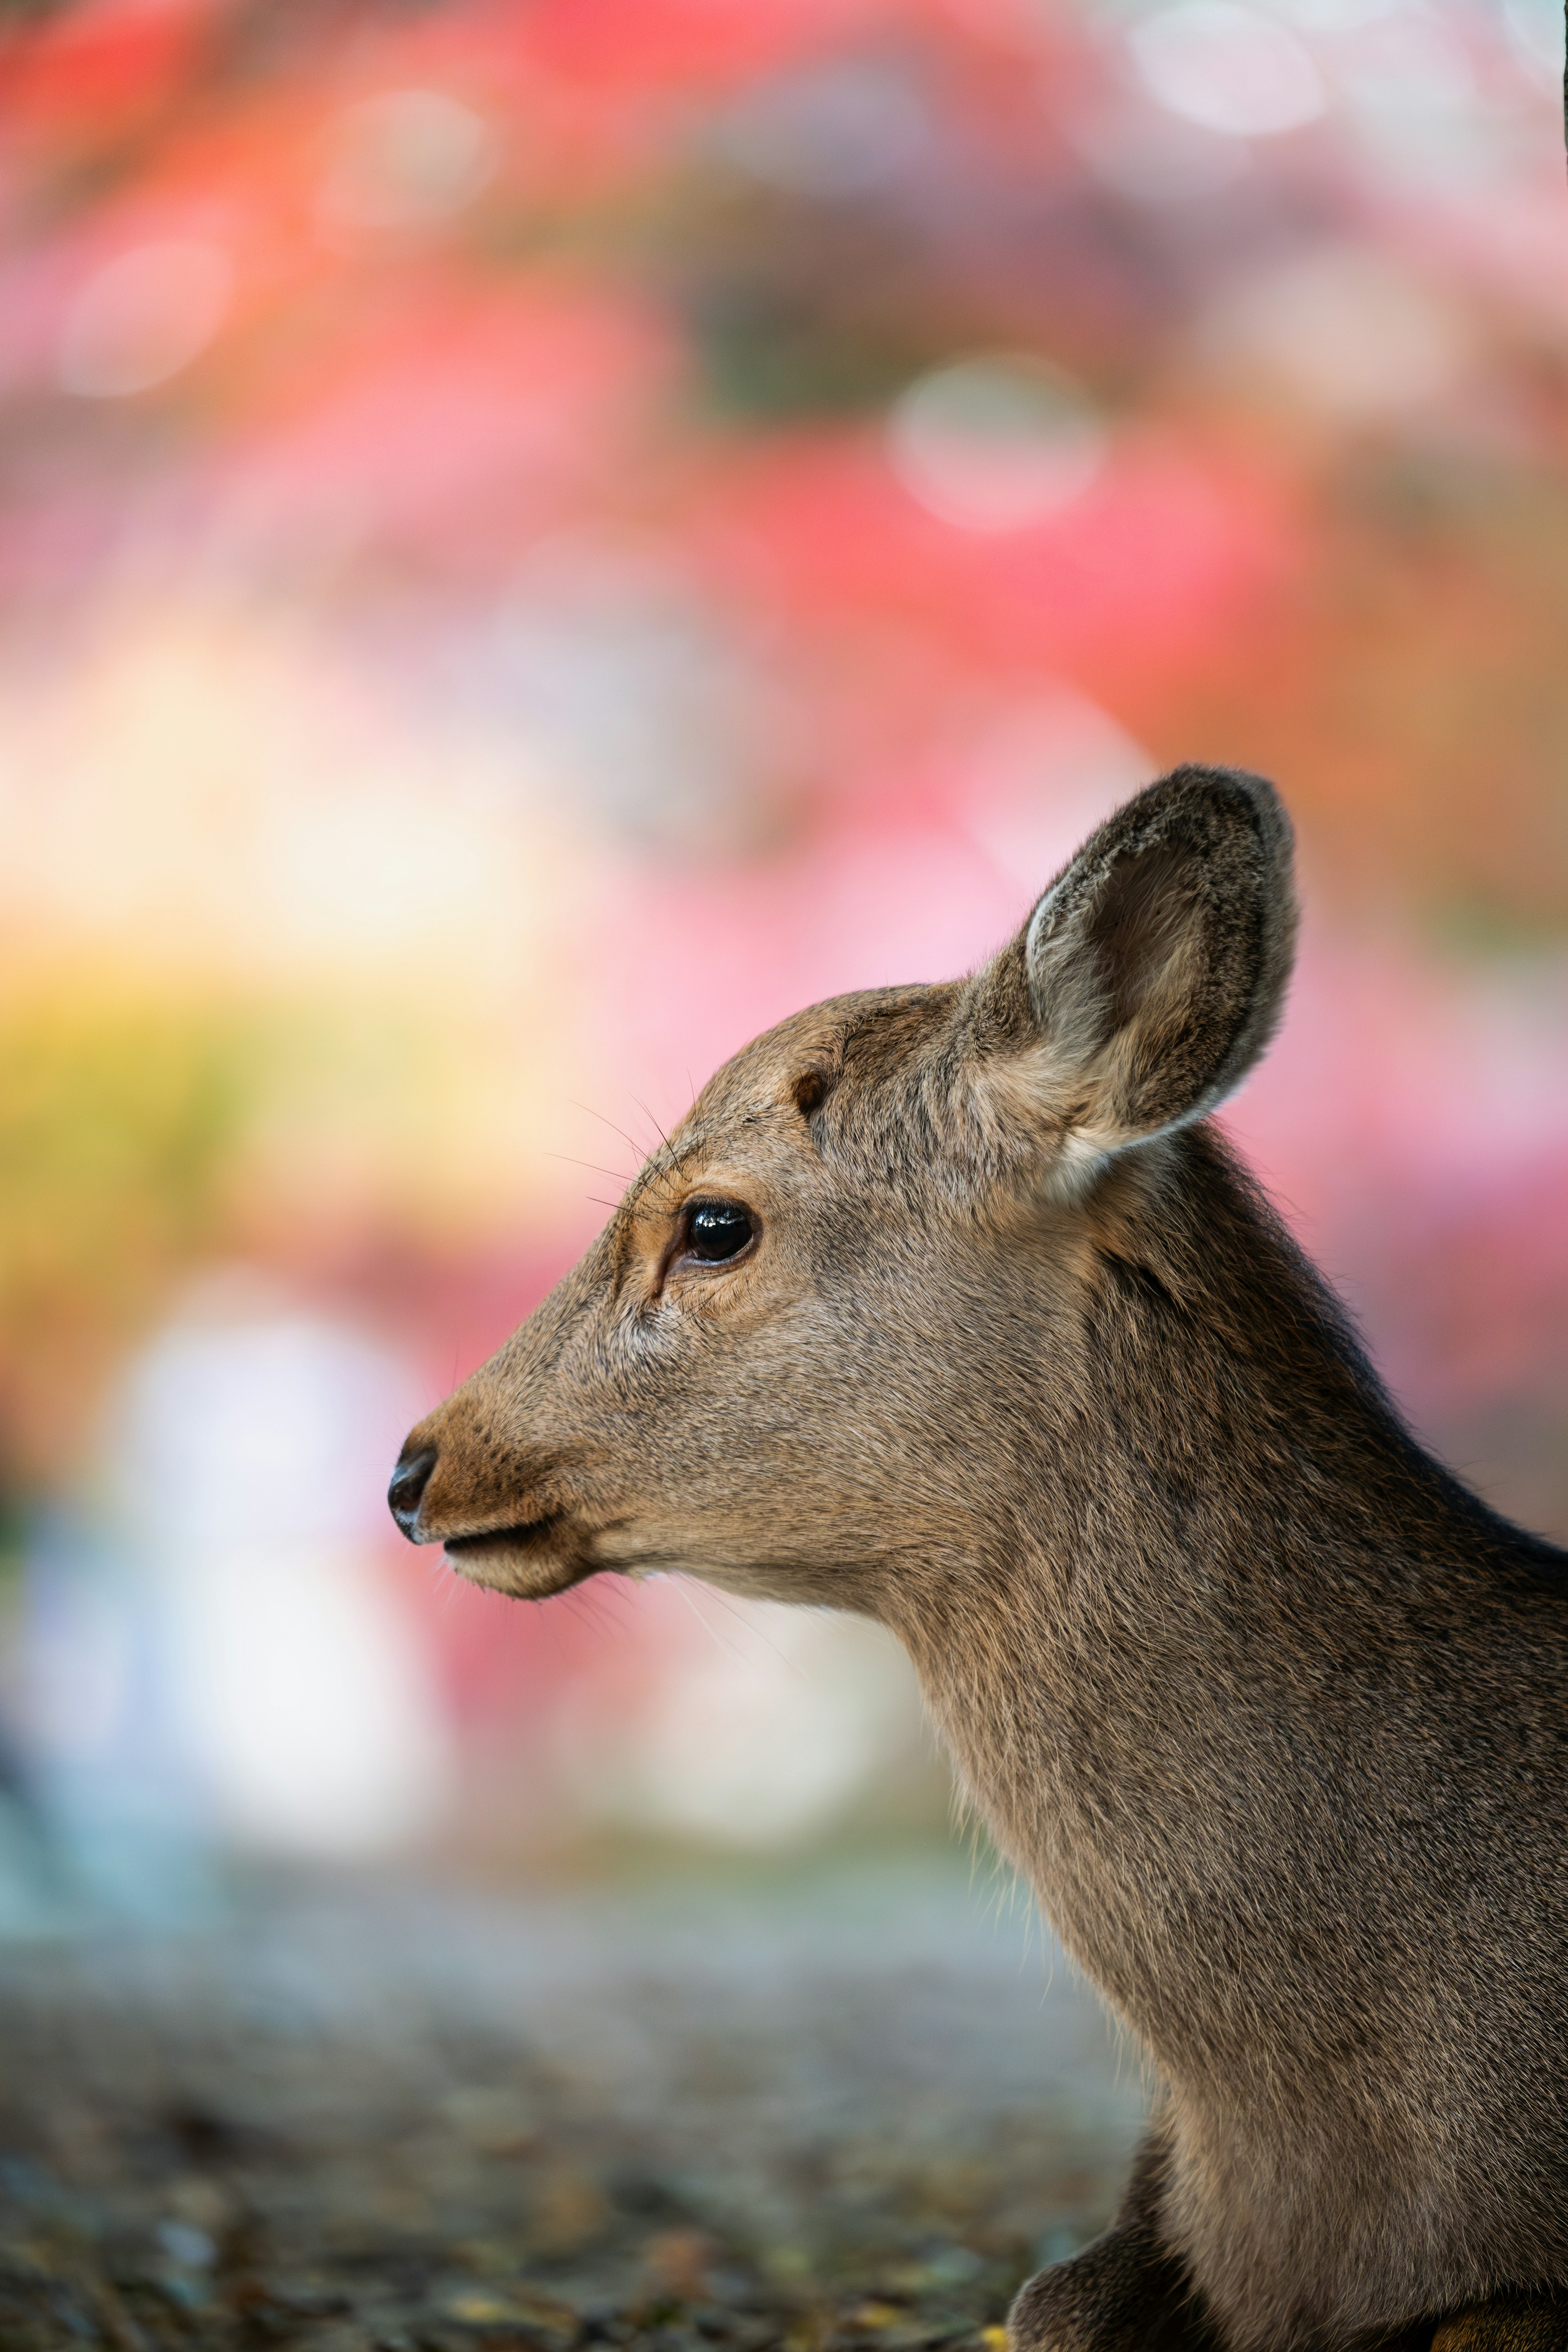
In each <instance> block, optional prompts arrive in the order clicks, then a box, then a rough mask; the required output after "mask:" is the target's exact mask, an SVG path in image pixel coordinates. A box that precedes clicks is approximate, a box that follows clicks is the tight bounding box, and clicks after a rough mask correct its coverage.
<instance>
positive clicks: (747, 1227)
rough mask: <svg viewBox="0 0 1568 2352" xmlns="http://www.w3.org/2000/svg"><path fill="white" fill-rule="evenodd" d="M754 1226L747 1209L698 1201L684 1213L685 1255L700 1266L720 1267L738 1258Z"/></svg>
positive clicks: (722, 1202)
mask: <svg viewBox="0 0 1568 2352" xmlns="http://www.w3.org/2000/svg"><path fill="white" fill-rule="evenodd" d="M756 1230H757V1228H756V1223H755V1220H754V1219H753V1217H752V1213H751V1211H750V1210H749V1209H742V1208H741V1207H740V1206H739V1205H738V1203H737V1202H733V1201H699V1202H698V1203H697V1205H696V1207H695V1208H694V1209H689V1210H688V1211H687V1213H686V1254H687V1255H688V1256H689V1257H694V1258H698V1259H700V1261H701V1263H702V1264H703V1265H722V1264H723V1262H724V1260H725V1259H726V1258H731V1257H739V1256H740V1255H741V1252H742V1250H743V1249H744V1248H745V1246H746V1244H747V1243H748V1242H749V1241H750V1240H751V1238H752V1234H754V1233H755V1232H756Z"/></svg>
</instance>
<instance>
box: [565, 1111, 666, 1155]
mask: <svg viewBox="0 0 1568 2352" xmlns="http://www.w3.org/2000/svg"><path fill="white" fill-rule="evenodd" d="M566 1100H567V1101H568V1102H569V1103H570V1104H571V1105H572V1108H573V1109H574V1110H581V1111H585V1112H586V1113H587V1115H588V1117H589V1118H596V1119H597V1120H598V1121H599V1123H600V1125H601V1126H602V1127H607V1128H608V1129H609V1130H610V1132H611V1134H612V1135H618V1136H619V1137H620V1139H621V1141H622V1142H623V1143H624V1144H625V1145H626V1148H627V1150H630V1151H635V1152H636V1153H637V1158H638V1159H639V1160H646V1159H647V1153H646V1152H645V1151H644V1150H643V1148H642V1146H641V1144H640V1143H639V1142H638V1141H637V1138H636V1136H635V1135H628V1134H627V1133H626V1129H625V1128H624V1127H617V1126H616V1122H615V1120H614V1119H613V1118H605V1114H604V1112H603V1111H602V1110H595V1108H594V1106H593V1104H592V1103H585V1102H578V1101H577V1100H576V1098H575V1097H574V1096H572V1095H568V1096H567V1097H566Z"/></svg>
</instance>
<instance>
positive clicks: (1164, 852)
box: [1015, 768, 1296, 1160]
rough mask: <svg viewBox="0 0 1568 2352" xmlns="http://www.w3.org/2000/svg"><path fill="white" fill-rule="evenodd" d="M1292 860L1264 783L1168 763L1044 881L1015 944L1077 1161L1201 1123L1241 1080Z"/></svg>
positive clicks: (1285, 822)
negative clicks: (1170, 766)
mask: <svg viewBox="0 0 1568 2352" xmlns="http://www.w3.org/2000/svg"><path fill="white" fill-rule="evenodd" d="M1290 862H1291V834H1290V822H1289V818H1288V817H1287V815H1286V814H1285V811H1284V809H1283V807H1282V806H1281V805H1280V802H1279V795H1278V794H1277V793H1276V792H1275V790H1274V788H1273V786H1272V785H1271V784H1268V783H1266V782H1264V780H1263V778H1262V777H1261V776H1249V775H1245V774H1242V773H1240V772H1237V771H1235V770H1232V769H1226V768H1177V769H1175V770H1174V771H1173V772H1172V773H1171V774H1170V775H1168V776H1166V777H1164V778H1163V780H1162V781H1161V782H1159V783H1157V784H1151V785H1150V786H1149V788H1148V790H1147V791H1146V792H1142V793H1139V794H1138V796H1137V798H1136V799H1135V800H1131V801H1129V802H1128V803H1126V805H1125V807H1123V808H1121V809H1118V811H1117V812H1116V814H1115V815H1114V816H1112V817H1110V818H1108V819H1107V820H1106V822H1105V824H1102V825H1101V826H1100V830H1099V832H1098V833H1096V834H1094V835H1091V836H1090V838H1089V840H1088V841H1087V842H1086V843H1085V844H1084V846H1083V847H1082V848H1081V849H1080V850H1079V854H1078V856H1076V857H1075V858H1074V859H1073V861H1072V864H1071V865H1070V866H1068V868H1067V870H1066V872H1065V873H1063V874H1061V875H1060V876H1059V877H1058V879H1057V880H1056V881H1055V882H1053V883H1052V885H1051V887H1050V888H1049V889H1048V890H1047V892H1046V894H1045V896H1044V898H1042V899H1041V900H1040V902H1039V904H1038V905H1037V908H1035V911H1034V913H1033V915H1032V916H1031V917H1030V919H1029V921H1028V924H1027V926H1026V929H1025V930H1024V932H1023V935H1022V939H1021V940H1020V941H1018V942H1017V943H1016V944H1017V946H1018V948H1020V949H1021V954H1022V964H1023V975H1022V976H1023V978H1024V980H1025V982H1026V988H1027V992H1028V1003H1029V1013H1030V1015H1031V1016H1032V1024H1033V1028H1034V1032H1035V1035H1036V1039H1037V1055H1039V1059H1040V1061H1041V1062H1043V1068H1041V1070H1040V1075H1041V1076H1047V1075H1048V1091H1049V1094H1050V1096H1051V1097H1052V1100H1053V1104H1054V1105H1055V1106H1056V1107H1057V1108H1058V1109H1059V1111H1060V1114H1061V1117H1062V1119H1063V1123H1064V1126H1065V1127H1066V1129H1067V1136H1066V1149H1067V1150H1068V1152H1069V1154H1070V1156H1071V1157H1072V1158H1073V1159H1075V1160H1082V1159H1083V1158H1085V1157H1086V1156H1087V1157H1089V1158H1093V1159H1098V1158H1100V1156H1102V1155H1103V1154H1105V1153H1107V1152H1111V1151H1116V1150H1121V1149H1122V1148H1124V1147H1125V1146H1126V1145H1128V1144H1131V1143H1138V1142H1142V1141H1144V1140H1146V1139H1148V1138H1150V1137H1152V1136H1155V1135H1159V1134H1162V1133H1163V1132H1165V1131H1166V1130H1168V1129H1171V1128H1174V1127H1179V1126H1181V1125H1182V1124H1183V1123H1184V1121H1185V1120H1187V1119H1192V1118H1201V1117H1202V1116H1203V1114H1204V1113H1205V1111H1208V1110H1212V1109H1213V1108H1214V1107H1215V1104H1216V1103H1218V1102H1220V1101H1221V1100H1222V1099H1223V1097H1225V1096H1226V1095H1227V1094H1228V1093H1229V1092H1230V1090H1231V1088H1232V1087H1236V1086H1237V1085H1239V1083H1240V1081H1241V1080H1242V1078H1243V1077H1245V1076H1246V1075H1247V1071H1248V1070H1249V1069H1250V1068H1251V1066H1252V1065H1253V1063H1254V1062H1256V1061H1257V1059H1258V1055H1260V1054H1261V1053H1262V1051H1263V1049H1264V1047H1265V1046H1266V1045H1268V1040H1269V1037H1270V1036H1271V1035H1272V1034H1273V1031H1274V1027H1275V1024H1276V1023H1277V1022H1278V1020H1279V1013H1280V1011H1281V1008H1282V1006H1283V1003H1284V999H1285V988H1286V983H1287V982H1288V981H1289V974H1290V961H1291V952H1292V949H1293V946H1294V940H1295V929H1296V901H1295V897H1294V893H1293V891H1292V888H1291V882H1290ZM1015 970H1016V967H1015ZM1041 1048H1043V1049H1044V1050H1043V1055H1041V1054H1040V1052H1039V1049H1041ZM1037 1055H1030V1057H1029V1058H1030V1059H1031V1060H1032V1061H1033V1060H1036V1058H1037Z"/></svg>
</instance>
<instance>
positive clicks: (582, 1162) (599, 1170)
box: [544, 1151, 632, 1184]
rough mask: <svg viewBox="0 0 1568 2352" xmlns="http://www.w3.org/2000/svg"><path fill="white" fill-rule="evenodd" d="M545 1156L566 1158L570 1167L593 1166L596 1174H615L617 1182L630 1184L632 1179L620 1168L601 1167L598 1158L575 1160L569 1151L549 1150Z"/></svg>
mask: <svg viewBox="0 0 1568 2352" xmlns="http://www.w3.org/2000/svg"><path fill="white" fill-rule="evenodd" d="M544 1157H545V1158H546V1160H564V1161H565V1163H566V1165H567V1167H568V1168H591V1169H592V1170H593V1171H594V1173H595V1176H613V1177H614V1178H615V1180H616V1183H617V1184H629V1183H630V1182H631V1181H632V1180H631V1178H630V1177H629V1176H626V1175H624V1174H623V1173H622V1171H620V1169H618V1168H601V1167H600V1165H599V1163H598V1161H597V1160H575V1159H574V1158H573V1156H572V1154H571V1152H569V1151H547V1152H546V1153H545V1155H544Z"/></svg>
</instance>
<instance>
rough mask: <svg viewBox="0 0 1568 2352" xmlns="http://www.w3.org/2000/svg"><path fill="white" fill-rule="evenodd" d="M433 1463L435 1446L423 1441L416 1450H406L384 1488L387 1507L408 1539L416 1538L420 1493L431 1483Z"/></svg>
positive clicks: (413, 1540)
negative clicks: (387, 1485) (390, 1482)
mask: <svg viewBox="0 0 1568 2352" xmlns="http://www.w3.org/2000/svg"><path fill="white" fill-rule="evenodd" d="M435 1467H436V1448H435V1447H434V1446H433V1445H422V1446H421V1447H420V1449H419V1451H418V1453H417V1454H407V1455H405V1457H404V1458H403V1459H402V1460H401V1461H400V1462H399V1463H398V1465H397V1467H396V1469H395V1471H394V1472H393V1474H392V1484H391V1486H389V1487H388V1488H387V1490H386V1507H387V1509H388V1510H389V1511H390V1512H391V1513H392V1516H393V1517H394V1518H395V1520H396V1521H397V1524H398V1526H399V1527H400V1528H402V1529H403V1532H404V1534H405V1536H406V1537H407V1538H408V1540H409V1542H410V1543H417V1542H418V1540H419V1537H418V1533H417V1528H418V1523H419V1497H420V1496H421V1495H423V1493H424V1492H425V1489H426V1486H428V1485H429V1484H430V1473H431V1471H432V1470H434V1468H435Z"/></svg>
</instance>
